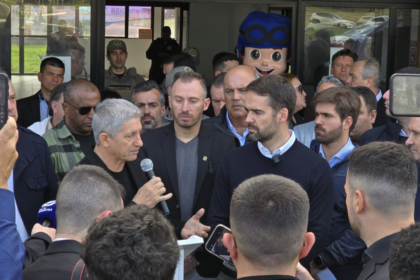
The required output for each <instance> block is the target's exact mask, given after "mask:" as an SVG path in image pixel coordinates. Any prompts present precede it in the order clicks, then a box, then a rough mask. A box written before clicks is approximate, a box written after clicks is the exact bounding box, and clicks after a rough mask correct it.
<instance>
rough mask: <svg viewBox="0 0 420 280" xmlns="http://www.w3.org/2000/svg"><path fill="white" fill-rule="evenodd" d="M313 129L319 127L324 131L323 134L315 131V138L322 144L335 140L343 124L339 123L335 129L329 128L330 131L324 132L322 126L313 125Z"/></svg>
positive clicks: (341, 130) (341, 131) (339, 134)
mask: <svg viewBox="0 0 420 280" xmlns="http://www.w3.org/2000/svg"><path fill="white" fill-rule="evenodd" d="M315 129H321V130H322V131H324V132H325V133H324V134H320V133H319V132H315V140H316V141H317V142H318V143H320V144H323V145H328V144H331V143H333V142H334V141H336V140H337V139H338V138H340V136H341V133H343V125H342V124H340V126H339V127H337V128H336V129H333V130H331V131H330V132H326V131H325V130H324V129H323V128H322V127H320V126H318V125H315Z"/></svg>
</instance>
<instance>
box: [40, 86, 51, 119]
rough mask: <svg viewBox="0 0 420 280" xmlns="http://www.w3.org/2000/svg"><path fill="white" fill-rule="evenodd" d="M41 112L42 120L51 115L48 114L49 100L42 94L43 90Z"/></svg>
mask: <svg viewBox="0 0 420 280" xmlns="http://www.w3.org/2000/svg"><path fill="white" fill-rule="evenodd" d="M38 95H39V112H41V116H40V117H41V120H40V121H41V122H42V121H43V120H45V119H46V118H48V117H49V115H48V101H47V100H46V99H45V98H44V96H43V95H42V92H41V91H39V94H38Z"/></svg>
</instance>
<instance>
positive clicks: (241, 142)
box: [226, 112, 249, 146]
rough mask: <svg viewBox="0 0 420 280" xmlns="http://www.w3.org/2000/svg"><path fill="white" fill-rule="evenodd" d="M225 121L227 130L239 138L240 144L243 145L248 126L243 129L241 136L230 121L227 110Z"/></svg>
mask: <svg viewBox="0 0 420 280" xmlns="http://www.w3.org/2000/svg"><path fill="white" fill-rule="evenodd" d="M226 121H227V123H228V127H229V130H230V131H232V133H233V134H234V135H235V136H236V137H237V138H238V139H239V143H240V144H241V146H243V145H245V141H246V137H247V136H248V133H249V128H247V129H246V130H245V131H244V135H243V136H242V135H239V134H238V132H236V128H235V127H234V126H233V125H232V123H231V122H230V119H229V114H228V112H226Z"/></svg>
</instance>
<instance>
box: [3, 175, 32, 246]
mask: <svg viewBox="0 0 420 280" xmlns="http://www.w3.org/2000/svg"><path fill="white" fill-rule="evenodd" d="M7 187H8V188H9V191H11V192H12V193H13V194H14V193H15V186H14V180H13V170H12V174H10V177H9V179H8V180H7ZM15 223H16V228H17V231H18V233H19V235H20V239H22V242H24V241H26V239H28V237H29V235H28V232H27V231H26V228H25V224H24V223H23V220H22V216H21V215H20V213H19V209H18V207H17V204H16V198H15Z"/></svg>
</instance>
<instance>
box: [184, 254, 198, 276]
mask: <svg viewBox="0 0 420 280" xmlns="http://www.w3.org/2000/svg"><path fill="white" fill-rule="evenodd" d="M198 265H199V263H198V261H197V260H196V259H195V258H194V257H193V256H191V255H188V256H187V257H186V258H185V259H184V274H188V273H190V272H191V271H193V270H194V268H196V267H197V266H198Z"/></svg>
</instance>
